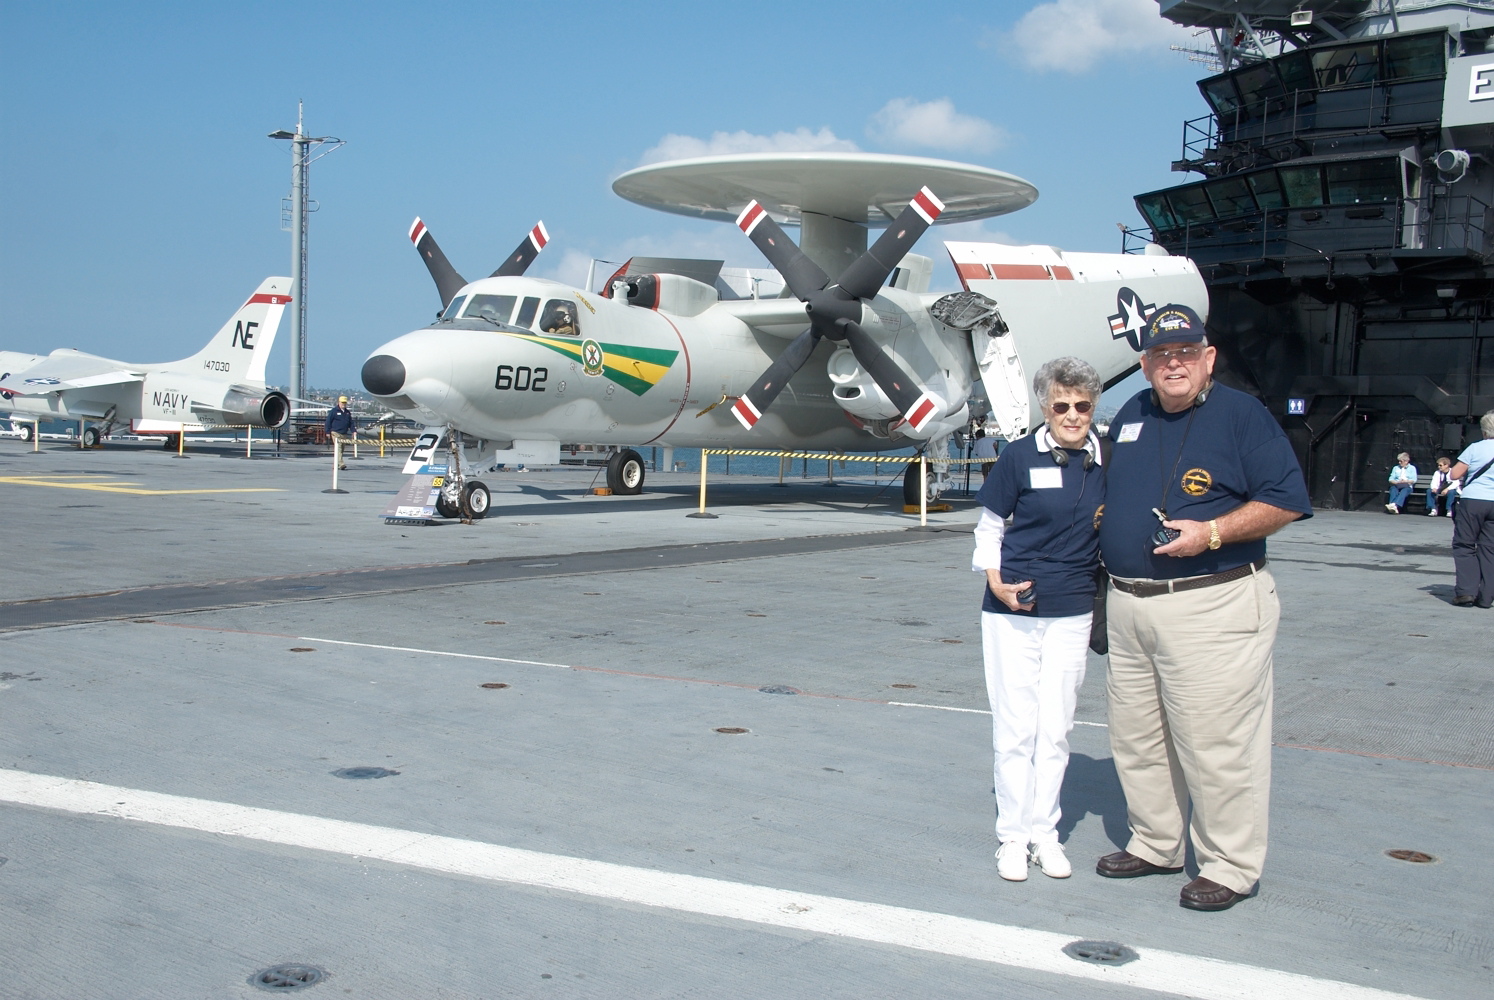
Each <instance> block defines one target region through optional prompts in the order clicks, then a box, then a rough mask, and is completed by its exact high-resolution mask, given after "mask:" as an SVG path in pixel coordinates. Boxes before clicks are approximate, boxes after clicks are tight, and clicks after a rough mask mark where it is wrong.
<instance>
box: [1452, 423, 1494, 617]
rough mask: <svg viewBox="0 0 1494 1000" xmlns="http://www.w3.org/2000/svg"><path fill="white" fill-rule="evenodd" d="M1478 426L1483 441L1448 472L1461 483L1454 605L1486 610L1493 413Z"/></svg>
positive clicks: (1492, 557)
mask: <svg viewBox="0 0 1494 1000" xmlns="http://www.w3.org/2000/svg"><path fill="white" fill-rule="evenodd" d="M1478 424H1479V428H1480V429H1481V430H1482V431H1483V432H1484V439H1483V440H1482V441H1475V442H1474V443H1473V444H1471V445H1469V446H1468V447H1467V448H1464V449H1463V454H1461V455H1459V456H1458V464H1457V465H1454V466H1453V467H1452V470H1451V475H1452V476H1453V477H1454V478H1456V479H1461V480H1462V481H1463V488H1462V490H1461V491H1460V493H1459V495H1458V507H1457V512H1456V513H1455V514H1454V515H1453V543H1452V549H1453V567H1454V569H1455V570H1456V572H1457V585H1456V586H1455V588H1454V590H1453V603H1454V604H1457V605H1459V606H1461V607H1469V606H1472V607H1477V608H1488V607H1494V471H1490V469H1491V467H1494V410H1490V411H1489V412H1488V413H1485V414H1484V415H1483V417H1482V418H1480V420H1479V422H1478Z"/></svg>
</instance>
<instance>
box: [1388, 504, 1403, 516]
mask: <svg viewBox="0 0 1494 1000" xmlns="http://www.w3.org/2000/svg"><path fill="white" fill-rule="evenodd" d="M1385 513H1387V514H1398V513H1400V512H1399V511H1398V510H1396V507H1395V504H1393V503H1388V504H1386V505H1385Z"/></svg>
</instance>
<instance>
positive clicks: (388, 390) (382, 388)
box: [363, 354, 405, 396]
mask: <svg viewBox="0 0 1494 1000" xmlns="http://www.w3.org/2000/svg"><path fill="white" fill-rule="evenodd" d="M404 386H405V364H404V362H403V361H401V360H400V359H399V358H396V357H394V356H393V355H392V354H375V355H374V356H373V357H371V358H369V359H368V360H367V361H365V362H363V388H365V389H367V390H368V391H369V392H371V393H373V394H374V395H375V396H394V395H397V394H398V393H399V391H400V390H401V389H403V388H404Z"/></svg>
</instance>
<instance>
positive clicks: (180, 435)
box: [176, 424, 187, 458]
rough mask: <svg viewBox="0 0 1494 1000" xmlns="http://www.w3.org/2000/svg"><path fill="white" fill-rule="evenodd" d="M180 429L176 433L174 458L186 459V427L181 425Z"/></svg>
mask: <svg viewBox="0 0 1494 1000" xmlns="http://www.w3.org/2000/svg"><path fill="white" fill-rule="evenodd" d="M181 427H182V429H181V430H179V431H177V432H176V457H177V458H186V457H187V425H186V424H182V425H181Z"/></svg>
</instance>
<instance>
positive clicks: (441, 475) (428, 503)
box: [382, 465, 446, 524]
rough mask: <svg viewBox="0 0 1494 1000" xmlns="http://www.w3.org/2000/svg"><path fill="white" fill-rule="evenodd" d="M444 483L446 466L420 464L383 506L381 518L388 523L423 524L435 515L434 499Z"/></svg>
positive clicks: (438, 495)
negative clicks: (418, 468)
mask: <svg viewBox="0 0 1494 1000" xmlns="http://www.w3.org/2000/svg"><path fill="white" fill-rule="evenodd" d="M444 485H446V466H444V465H422V466H421V467H420V470H419V471H418V472H416V473H415V474H414V475H413V476H411V477H410V478H409V479H408V480H407V481H406V482H405V485H404V488H403V489H401V490H400V491H399V493H398V494H397V495H396V496H395V498H394V499H393V500H391V501H390V502H389V506H388V507H385V508H384V513H383V515H382V516H383V518H384V520H385V522H386V523H388V524H424V523H425V522H426V521H429V520H431V519H433V518H435V517H438V516H440V515H438V514H437V513H436V500H437V498H438V497H440V496H441V487H442V486H444Z"/></svg>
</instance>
